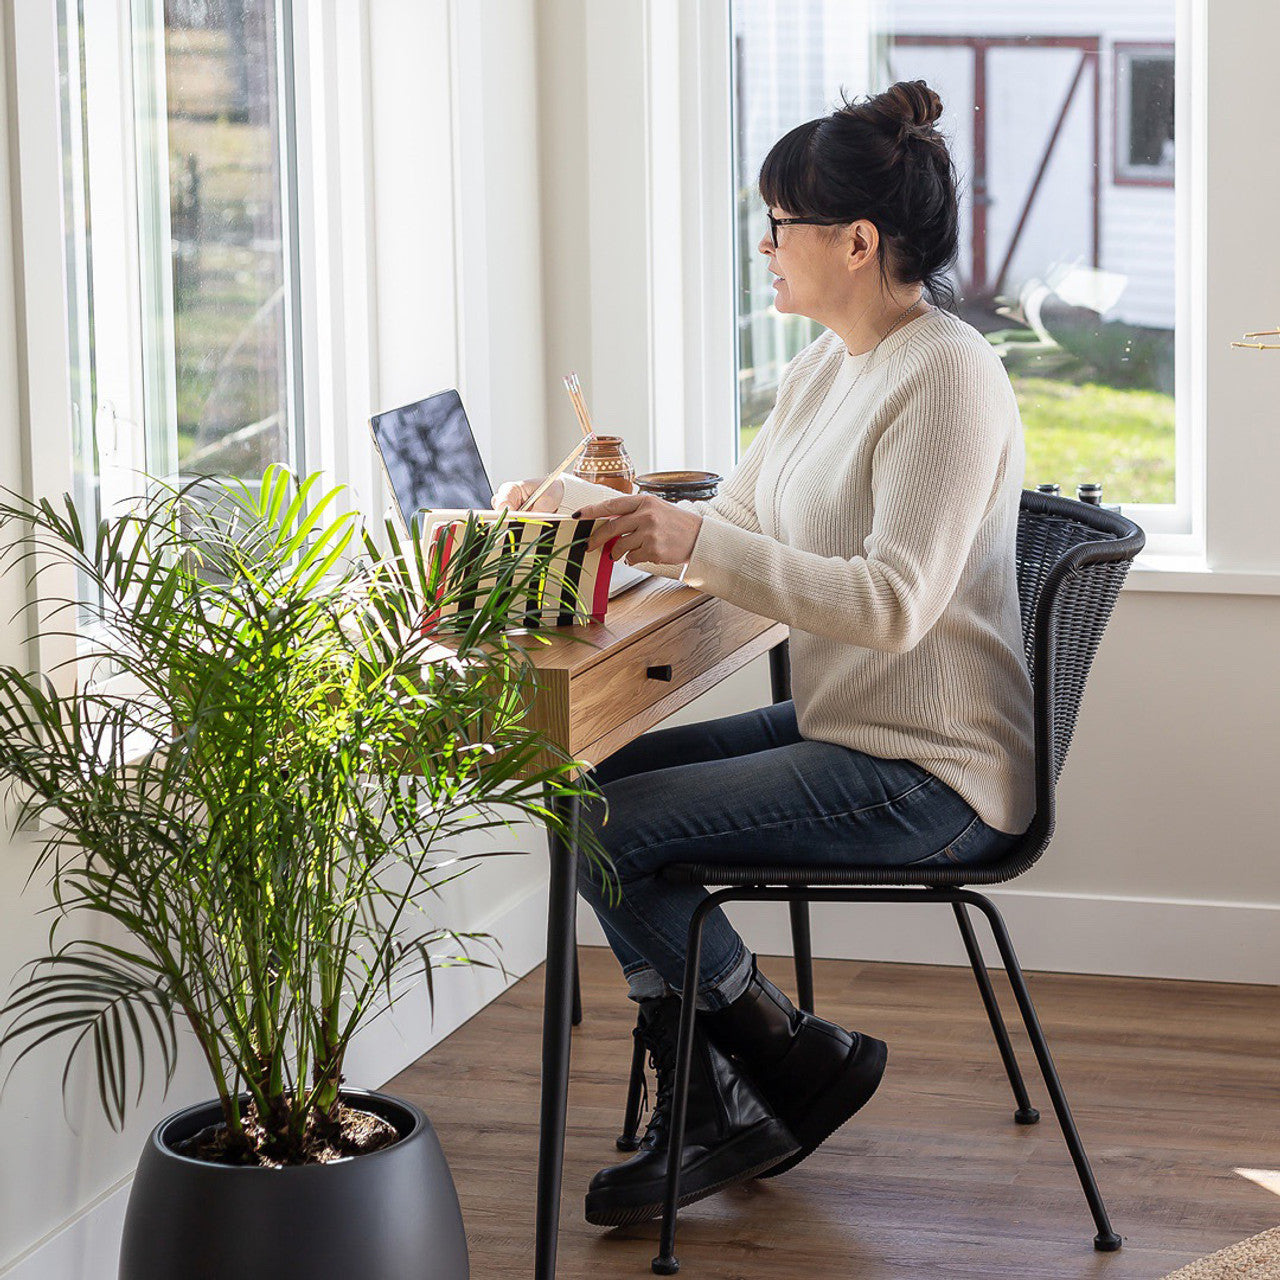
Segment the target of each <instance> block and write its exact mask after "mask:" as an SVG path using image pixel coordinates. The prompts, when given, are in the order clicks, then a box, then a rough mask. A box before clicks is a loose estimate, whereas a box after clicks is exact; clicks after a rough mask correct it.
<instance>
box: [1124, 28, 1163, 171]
mask: <svg viewBox="0 0 1280 1280" xmlns="http://www.w3.org/2000/svg"><path fill="white" fill-rule="evenodd" d="M1115 86H1116V87H1115V96H1116V113H1115V114H1116V163H1115V181H1116V182H1117V183H1122V184H1123V183H1126V182H1129V183H1157V184H1160V185H1162V186H1172V185H1173V114H1174V113H1173V49H1172V48H1170V47H1168V46H1152V45H1129V44H1122V43H1117V45H1116V47H1115Z"/></svg>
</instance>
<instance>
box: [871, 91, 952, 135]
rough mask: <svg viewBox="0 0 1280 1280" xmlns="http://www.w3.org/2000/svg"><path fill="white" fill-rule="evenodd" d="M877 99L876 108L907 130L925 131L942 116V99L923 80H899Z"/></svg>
mask: <svg viewBox="0 0 1280 1280" xmlns="http://www.w3.org/2000/svg"><path fill="white" fill-rule="evenodd" d="M877 99H878V100H877V102H876V106H878V107H880V108H881V109H882V110H883V111H884V112H885V114H886V115H892V116H896V117H897V118H898V120H899V121H900V123H902V124H904V125H906V126H907V127H908V128H916V129H927V128H928V127H929V126H930V125H931V124H933V122H934V121H935V120H937V119H938V117H939V116H941V115H942V99H941V98H940V97H938V95H937V94H936V93H934V91H933V90H932V89H930V88H929V86H928V85H927V84H925V82H924V81H923V80H899V81H898V83H897V84H894V85H890V86H889V88H887V89H886V90H885V91H884V92H883V93H881V94H878V95H877Z"/></svg>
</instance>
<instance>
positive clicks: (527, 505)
mask: <svg viewBox="0 0 1280 1280" xmlns="http://www.w3.org/2000/svg"><path fill="white" fill-rule="evenodd" d="M592 439H593V437H592V436H589V435H588V436H583V438H582V439H581V440H579V441H578V443H577V444H575V445H574V446H573V448H572V449H570V450H569V452H568V453H567V454H565V456H564V457H563V458H562V459H561V461H560V465H559V466H558V467H556V468H555V469H554V470H553V471H551V472H550V474H548V476H547V478H546V479H545V480H544V481H543V482H542V483H541V484H540V485H539V486H538V487H537V488H536V489H535V490H534V491H533V492H532V493H531V494H530V495H529V496H528V498H526V499H525V501H524V502H522V503H521V504H520V505H519V506H518V507H512V508H511V509H512V510H513V511H529V510H531V509H532V507H533V504H534V503H535V502H537V500H538V499H539V498H540V497H542V495H543V494H544V493H546V491H547V490H548V489H549V488H550V487H551V482H552V481H553V480H559V479H560V477H561V476H562V475H563V474H564V472H566V471H567V470H568V469H569V467H570V466H571V465H572V464H573V462H574V460H575V459H576V458H577V456H578V454H580V453H581V452H582V451H583V449H585V448H586V447H587V445H588V444H590V443H591V441H592Z"/></svg>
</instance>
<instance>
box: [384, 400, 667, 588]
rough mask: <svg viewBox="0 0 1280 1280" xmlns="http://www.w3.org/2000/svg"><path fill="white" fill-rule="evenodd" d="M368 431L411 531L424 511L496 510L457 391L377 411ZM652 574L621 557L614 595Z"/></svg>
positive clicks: (613, 583) (615, 568) (615, 572)
mask: <svg viewBox="0 0 1280 1280" xmlns="http://www.w3.org/2000/svg"><path fill="white" fill-rule="evenodd" d="M369 429H370V431H372V433H373V442H374V444H375V445H376V446H377V448H378V455H379V457H380V458H381V459H382V469H383V471H384V472H385V473H386V477H387V483H388V485H389V486H390V488H391V496H392V498H393V499H394V500H395V505H396V510H397V511H398V512H399V515H400V520H401V523H402V524H403V526H404V528H405V529H406V530H408V529H412V528H413V526H414V517H415V516H417V514H418V513H419V512H420V511H446V510H457V509H463V510H468V509H469V510H474V511H490V510H492V509H493V507H492V498H493V485H492V484H491V483H490V482H489V473H488V472H487V471H486V470H485V465H484V461H483V459H482V458H481V457H480V449H479V446H478V445H477V444H476V437H475V433H474V432H473V431H472V430H471V424H470V423H469V422H468V421H467V413H466V410H465V409H464V408H463V407H462V397H461V396H460V395H459V394H458V393H457V391H455V390H449V391H441V392H439V393H438V394H437V395H434V396H428V397H427V398H426V399H425V400H419V401H417V402H416V403H414V404H408V405H405V406H404V407H403V408H400V409H390V410H388V411H387V412H386V413H379V414H375V415H374V416H373V417H372V418H370V419H369ZM650 576H651V575H650V574H648V573H646V572H645V571H644V570H643V569H637V568H634V567H633V566H632V565H629V564H627V563H626V562H625V561H622V560H619V561H617V563H615V564H614V566H613V571H612V574H611V578H610V582H609V598H610V599H613V597H614V596H616V595H619V594H620V593H621V592H623V591H625V590H627V588H628V587H633V586H635V584H636V583H637V582H642V581H643V580H644V579H645V578H648V577H650Z"/></svg>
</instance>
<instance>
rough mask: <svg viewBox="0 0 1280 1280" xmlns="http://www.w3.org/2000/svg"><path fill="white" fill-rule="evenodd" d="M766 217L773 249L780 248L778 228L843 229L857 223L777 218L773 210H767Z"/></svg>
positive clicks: (841, 220)
mask: <svg viewBox="0 0 1280 1280" xmlns="http://www.w3.org/2000/svg"><path fill="white" fill-rule="evenodd" d="M764 212H765V217H766V218H768V219H769V238H770V239H771V240H772V241H773V247H774V248H775V249H776V248H777V247H778V228H779V227H799V226H804V227H843V226H847V225H848V224H849V223H850V222H855V221H857V219H855V218H775V217H774V216H773V211H772V210H771V209H766V210H765V211H764Z"/></svg>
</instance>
